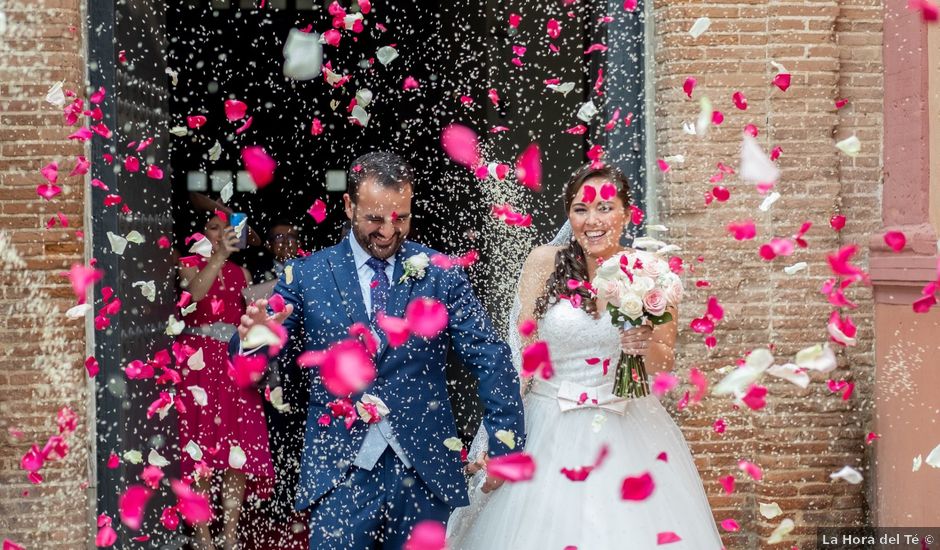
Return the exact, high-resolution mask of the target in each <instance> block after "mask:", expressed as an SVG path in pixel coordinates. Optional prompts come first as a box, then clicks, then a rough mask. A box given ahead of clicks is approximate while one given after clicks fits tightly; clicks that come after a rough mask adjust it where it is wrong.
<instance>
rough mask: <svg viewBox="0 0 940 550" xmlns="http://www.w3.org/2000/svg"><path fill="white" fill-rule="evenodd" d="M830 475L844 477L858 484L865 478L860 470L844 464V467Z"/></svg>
mask: <svg viewBox="0 0 940 550" xmlns="http://www.w3.org/2000/svg"><path fill="white" fill-rule="evenodd" d="M829 477H830V478H831V479H843V480H845V481H847V482H849V483H851V484H852V485H858V484H859V483H861V482H862V481H863V480H864V478H863V477H862V474H860V473H859V472H858V470H856V469H855V468H852V467H851V466H843V467H842V469H841V470H839V471H838V472H836V473H834V474H829Z"/></svg>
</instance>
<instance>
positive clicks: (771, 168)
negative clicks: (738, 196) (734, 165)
mask: <svg viewBox="0 0 940 550" xmlns="http://www.w3.org/2000/svg"><path fill="white" fill-rule="evenodd" d="M740 175H741V179H742V180H744V181H749V182H751V183H774V182H776V181H778V180H779V179H780V169H779V168H777V165H776V164H774V163H773V161H772V160H770V157H768V156H767V154H766V153H764V150H763V149H761V146H760V145H759V144H758V143H757V140H756V139H754V138H752V137H751V136H750V135H748V134H744V138H743V141H742V142H741V174H740Z"/></svg>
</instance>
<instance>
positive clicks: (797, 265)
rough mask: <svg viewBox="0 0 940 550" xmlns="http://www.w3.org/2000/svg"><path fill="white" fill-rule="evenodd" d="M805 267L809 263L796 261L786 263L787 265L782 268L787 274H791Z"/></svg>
mask: <svg viewBox="0 0 940 550" xmlns="http://www.w3.org/2000/svg"><path fill="white" fill-rule="evenodd" d="M807 267H809V264H807V263H806V262H796V263H795V264H793V265H788V266H787V267H785V268H783V272H784V273H786V274H787V275H793V274H795V273H799V272H800V271H803V270H804V269H806V268H807Z"/></svg>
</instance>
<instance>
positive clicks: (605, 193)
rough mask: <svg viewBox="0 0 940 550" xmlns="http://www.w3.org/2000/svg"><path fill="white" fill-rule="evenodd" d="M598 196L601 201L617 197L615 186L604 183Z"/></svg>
mask: <svg viewBox="0 0 940 550" xmlns="http://www.w3.org/2000/svg"><path fill="white" fill-rule="evenodd" d="M600 195H601V200H602V201H609V200H611V199H612V198H614V197H615V196H616V195H617V186H615V185H614V184H612V183H610V182H607V183H605V184H604V185H602V186H601V192H600Z"/></svg>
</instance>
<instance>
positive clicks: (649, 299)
mask: <svg viewBox="0 0 940 550" xmlns="http://www.w3.org/2000/svg"><path fill="white" fill-rule="evenodd" d="M667 303H668V301H667V300H666V293H665V292H663V291H662V290H660V289H658V288H654V289H653V290H651V291H649V292H647V293H646V296H643V309H645V310H646V311H647V313H649V314H650V315H652V316H653V317H659V316H660V315H662V314H663V313H665V312H666V305H667Z"/></svg>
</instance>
